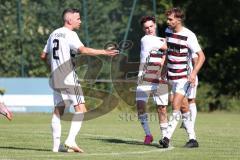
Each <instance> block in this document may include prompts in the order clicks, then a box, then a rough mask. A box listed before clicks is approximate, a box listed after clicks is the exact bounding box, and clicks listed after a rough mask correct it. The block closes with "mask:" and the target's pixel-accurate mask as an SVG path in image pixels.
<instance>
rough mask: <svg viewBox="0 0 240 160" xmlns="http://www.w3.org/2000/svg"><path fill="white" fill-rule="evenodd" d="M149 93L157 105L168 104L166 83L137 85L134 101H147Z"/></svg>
mask: <svg viewBox="0 0 240 160" xmlns="http://www.w3.org/2000/svg"><path fill="white" fill-rule="evenodd" d="M150 94H152V96H153V100H154V102H155V103H156V104H157V105H164V106H165V105H168V84H149V85H138V86H137V90H136V101H138V100H141V101H144V102H146V103H147V102H148V98H149V96H150Z"/></svg>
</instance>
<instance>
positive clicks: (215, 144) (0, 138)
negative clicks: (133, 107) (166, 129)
mask: <svg viewBox="0 0 240 160" xmlns="http://www.w3.org/2000/svg"><path fill="white" fill-rule="evenodd" d="M151 116H153V117H152V118H151V120H150V122H149V123H150V127H151V131H152V134H153V136H154V138H155V139H154V143H153V145H150V146H146V145H143V143H142V141H143V138H144V133H143V130H142V128H141V125H140V123H139V122H138V121H137V118H136V115H135V113H133V112H128V113H126V112H124V111H119V110H114V111H112V112H110V113H108V114H106V115H104V116H102V117H99V118H96V119H93V120H90V121H86V122H84V123H83V126H82V129H81V131H80V133H79V135H78V137H77V143H78V144H79V145H80V146H81V147H82V149H84V151H85V153H83V154H79V153H52V152H51V147H52V139H51V127H50V121H51V114H46V113H45V114H44V113H29V114H15V115H14V120H13V121H12V122H9V121H7V120H6V119H4V118H3V117H2V116H1V117H0V159H11V160H13V159H17V160H18V159H21V160H28V159H29V160H40V159H41V160H42V159H45V160H49V159H64V160H70V159H81V160H85V159H91V160H92V159H102V160H106V159H107V160H109V159H110V160H111V159H114V160H116V159H126V160H136V159H137V160H139V159H142V160H146V159H149V160H155V159H156V160H160V159H163V160H170V159H178V160H180V159H183V160H192V159H201V160H207V159H211V160H212V159H216V160H219V159H222V160H226V159H230V160H233V159H236V160H237V159H240V124H239V123H240V115H239V114H237V113H223V112H215V113H211V114H210V113H198V117H197V123H196V133H197V136H198V141H199V144H200V147H199V148H195V149H187V148H183V145H184V144H185V143H186V141H187V136H186V133H185V131H184V130H183V129H179V127H178V128H177V129H176V132H175V133H174V136H173V139H172V142H171V143H172V146H173V147H170V148H169V149H162V148H158V140H159V139H160V131H159V125H158V121H157V119H156V116H155V113H152V114H151ZM69 126H70V122H66V121H64V122H62V141H64V139H65V138H66V136H67V133H68V129H69Z"/></svg>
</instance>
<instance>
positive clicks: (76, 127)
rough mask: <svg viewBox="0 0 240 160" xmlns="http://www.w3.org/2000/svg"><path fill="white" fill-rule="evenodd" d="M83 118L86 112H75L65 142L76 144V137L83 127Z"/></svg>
mask: <svg viewBox="0 0 240 160" xmlns="http://www.w3.org/2000/svg"><path fill="white" fill-rule="evenodd" d="M83 118H84V114H83V113H82V112H76V113H74V114H73V118H72V122H71V127H70V130H69V133H68V137H67V139H66V141H65V144H76V142H75V138H76V136H77V134H78V132H79V131H80V129H81V126H82V121H83Z"/></svg>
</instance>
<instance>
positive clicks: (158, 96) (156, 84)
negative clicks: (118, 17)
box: [136, 16, 168, 144]
mask: <svg viewBox="0 0 240 160" xmlns="http://www.w3.org/2000/svg"><path fill="white" fill-rule="evenodd" d="M141 25H142V27H143V30H144V32H145V36H143V37H142V39H141V53H140V67H139V74H138V86H137V90H136V102H137V110H138V118H139V120H140V122H141V125H142V127H143V129H144V132H145V135H146V136H145V139H144V144H150V143H151V142H152V141H153V136H152V134H151V132H150V128H149V125H148V115H147V113H146V103H147V101H148V98H149V96H150V94H152V95H153V100H154V102H155V103H156V105H157V111H158V116H159V123H160V130H161V132H162V135H163V137H164V136H165V134H166V129H167V125H168V124H167V111H166V106H167V105H168V85H167V82H166V80H165V79H164V78H163V75H162V66H163V65H164V61H165V53H164V51H165V50H166V49H167V46H166V42H165V39H164V38H161V37H157V36H156V23H155V18H154V17H151V16H144V17H142V19H141Z"/></svg>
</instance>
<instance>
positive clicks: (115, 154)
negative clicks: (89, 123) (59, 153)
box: [80, 133, 174, 156]
mask: <svg viewBox="0 0 240 160" xmlns="http://www.w3.org/2000/svg"><path fill="white" fill-rule="evenodd" d="M80 135H81V136H86V137H99V138H115V139H119V140H127V141H136V142H142V140H139V139H133V138H123V137H116V136H106V135H95V134H87V133H86V134H80ZM153 144H157V143H153ZM173 149H174V147H172V146H170V147H169V148H157V149H152V150H148V151H133V152H110V153H83V154H81V155H82V156H121V155H139V154H146V153H153V152H165V151H170V150H173Z"/></svg>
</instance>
